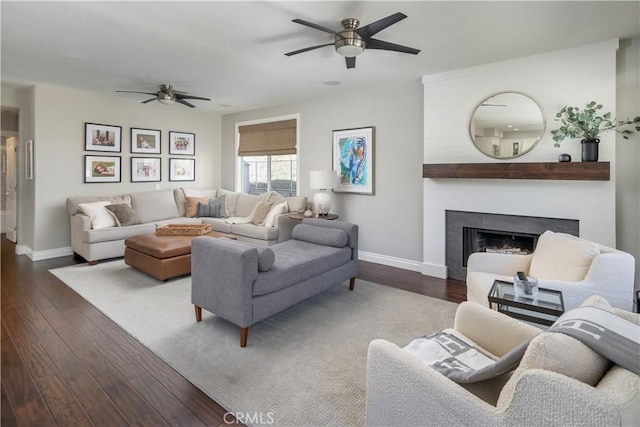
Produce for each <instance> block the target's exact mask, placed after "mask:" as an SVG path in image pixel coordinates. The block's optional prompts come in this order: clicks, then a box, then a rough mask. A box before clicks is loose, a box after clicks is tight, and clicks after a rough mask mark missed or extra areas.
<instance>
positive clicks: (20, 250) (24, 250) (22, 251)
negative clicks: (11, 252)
mask: <svg viewBox="0 0 640 427" xmlns="http://www.w3.org/2000/svg"><path fill="white" fill-rule="evenodd" d="M32 252H33V251H32V250H31V248H30V247H29V246H24V245H16V255H27V256H28V257H29V258H31V253H32Z"/></svg>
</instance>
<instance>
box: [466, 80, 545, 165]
mask: <svg viewBox="0 0 640 427" xmlns="http://www.w3.org/2000/svg"><path fill="white" fill-rule="evenodd" d="M545 126H546V120H545V117H544V112H543V111H542V107H540V105H539V104H538V103H537V102H536V101H534V100H533V99H532V98H530V97H529V96H527V95H524V94H522V93H518V92H501V93H498V94H495V95H492V96H490V97H488V98H487V99H485V100H483V101H482V102H481V103H480V104H478V106H477V107H476V108H475V110H474V111H473V114H472V115H471V120H469V134H470V135H471V140H472V141H473V143H474V144H475V146H476V148H477V149H478V150H480V151H481V152H482V153H483V154H486V155H487V156H489V157H493V158H494V159H512V158H514V157H518V156H522V155H523V154H526V153H528V152H529V151H531V150H532V149H533V147H535V146H536V144H537V143H538V141H540V138H542V134H543V133H544V129H545Z"/></svg>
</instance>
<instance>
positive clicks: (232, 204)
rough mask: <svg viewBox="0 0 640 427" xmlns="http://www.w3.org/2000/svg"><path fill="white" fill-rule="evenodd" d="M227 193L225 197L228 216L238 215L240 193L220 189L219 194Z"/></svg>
mask: <svg viewBox="0 0 640 427" xmlns="http://www.w3.org/2000/svg"><path fill="white" fill-rule="evenodd" d="M223 194H225V195H226V196H227V197H226V199H225V205H224V207H225V210H226V211H227V216H228V217H233V216H238V215H236V205H237V204H238V197H240V193H236V192H234V191H229V190H224V189H222V188H221V189H220V190H218V196H222V195H223Z"/></svg>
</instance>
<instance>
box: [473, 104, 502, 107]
mask: <svg viewBox="0 0 640 427" xmlns="http://www.w3.org/2000/svg"><path fill="white" fill-rule="evenodd" d="M480 105H481V106H483V107H506V106H507V105H506V104H480Z"/></svg>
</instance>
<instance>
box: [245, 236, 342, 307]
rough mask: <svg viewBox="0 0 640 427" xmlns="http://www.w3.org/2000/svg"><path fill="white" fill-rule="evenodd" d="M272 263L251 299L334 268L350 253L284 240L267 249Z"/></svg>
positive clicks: (259, 279)
mask: <svg viewBox="0 0 640 427" xmlns="http://www.w3.org/2000/svg"><path fill="white" fill-rule="evenodd" d="M270 248H271V249H272V250H273V253H274V254H275V262H274V263H273V267H272V268H271V270H269V271H265V272H263V273H260V274H259V275H258V279H257V280H256V281H255V283H254V285H253V295H254V296H257V295H265V294H268V293H271V292H275V291H277V290H280V289H284V288H287V287H289V286H292V285H294V284H296V283H300V282H302V281H304V280H307V279H310V278H311V277H315V276H317V275H319V274H321V273H324V272H326V271H329V270H331V269H334V268H337V267H339V266H341V265H343V264H346V263H347V262H349V261H350V260H351V249H350V248H348V247H342V248H334V247H331V246H323V245H316V244H314V243H308V242H303V241H300V240H287V241H286V242H281V243H278V244H277V245H273V246H270Z"/></svg>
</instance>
